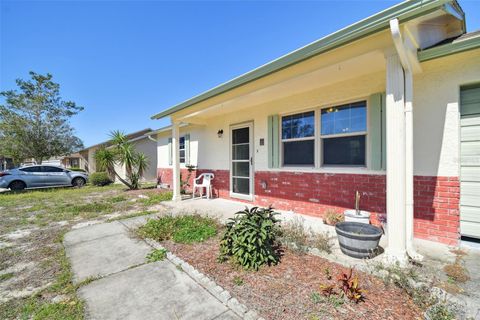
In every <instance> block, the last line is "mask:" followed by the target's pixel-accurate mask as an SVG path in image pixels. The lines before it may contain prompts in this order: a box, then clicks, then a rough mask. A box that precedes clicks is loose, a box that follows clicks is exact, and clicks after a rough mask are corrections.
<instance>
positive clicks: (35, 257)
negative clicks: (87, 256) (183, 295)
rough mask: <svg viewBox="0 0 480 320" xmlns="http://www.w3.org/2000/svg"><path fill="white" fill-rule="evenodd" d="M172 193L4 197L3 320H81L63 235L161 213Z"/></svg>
mask: <svg viewBox="0 0 480 320" xmlns="http://www.w3.org/2000/svg"><path fill="white" fill-rule="evenodd" d="M170 197H171V194H169V193H160V192H158V190H156V189H143V190H137V191H125V188H124V187H123V186H121V185H110V186H105V187H93V186H86V187H84V188H81V189H73V188H57V189H43V190H32V191H25V192H22V193H10V192H5V193H0V221H2V223H1V224H0V319H83V303H82V301H80V300H79V299H78V297H77V296H76V289H77V288H78V287H79V286H81V285H82V284H79V285H77V286H74V285H73V284H72V282H71V279H72V273H71V270H70V264H69V261H68V259H67V258H66V256H65V251H64V248H63V245H62V239H63V235H64V234H65V233H66V232H67V231H69V230H70V229H72V228H76V227H80V226H82V225H86V224H88V223H98V222H103V221H113V220H117V219H122V218H128V217H134V216H139V215H145V214H150V213H155V212H159V211H160V210H162V209H163V207H162V206H159V204H160V202H162V201H164V200H168V199H169V198H170Z"/></svg>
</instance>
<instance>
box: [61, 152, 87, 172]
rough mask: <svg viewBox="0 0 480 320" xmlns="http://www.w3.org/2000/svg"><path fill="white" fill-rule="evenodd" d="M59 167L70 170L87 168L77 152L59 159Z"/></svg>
mask: <svg viewBox="0 0 480 320" xmlns="http://www.w3.org/2000/svg"><path fill="white" fill-rule="evenodd" d="M60 165H61V166H62V167H64V168H67V169H71V168H79V169H84V170H86V169H85V167H88V166H87V162H86V160H85V159H84V158H83V157H82V155H81V154H80V153H79V152H76V153H72V154H69V155H68V156H65V157H62V158H61V159H60Z"/></svg>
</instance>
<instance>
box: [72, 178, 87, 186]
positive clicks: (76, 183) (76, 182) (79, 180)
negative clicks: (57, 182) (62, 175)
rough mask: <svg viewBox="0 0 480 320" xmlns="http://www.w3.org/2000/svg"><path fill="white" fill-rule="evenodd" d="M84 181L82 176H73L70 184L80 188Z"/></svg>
mask: <svg viewBox="0 0 480 320" xmlns="http://www.w3.org/2000/svg"><path fill="white" fill-rule="evenodd" d="M85 183H86V181H85V179H83V178H75V179H73V180H72V185H73V186H74V187H77V188H81V187H83V186H84V185H85Z"/></svg>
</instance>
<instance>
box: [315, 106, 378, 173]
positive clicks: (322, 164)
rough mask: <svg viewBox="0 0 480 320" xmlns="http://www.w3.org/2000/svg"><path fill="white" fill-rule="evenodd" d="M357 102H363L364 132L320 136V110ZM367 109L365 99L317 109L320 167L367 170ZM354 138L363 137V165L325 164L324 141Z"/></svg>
mask: <svg viewBox="0 0 480 320" xmlns="http://www.w3.org/2000/svg"><path fill="white" fill-rule="evenodd" d="M357 102H364V103H365V122H366V123H365V126H366V130H365V131H357V132H347V133H337V134H328V135H322V131H321V130H322V110H323V109H329V108H338V107H342V106H346V105H349V104H352V103H357ZM368 115H369V107H368V100H367V99H355V100H351V101H350V102H343V103H335V104H329V105H328V106H323V107H321V108H320V109H319V112H318V118H319V127H320V128H319V133H318V135H319V140H320V141H319V156H320V157H319V162H320V166H321V167H325V168H331V167H338V168H367V166H368V160H369V156H368V129H369V122H368V119H369V116H368ZM356 136H365V163H364V164H359V165H353V164H325V163H324V162H323V161H324V158H323V141H324V140H325V139H331V138H344V137H356Z"/></svg>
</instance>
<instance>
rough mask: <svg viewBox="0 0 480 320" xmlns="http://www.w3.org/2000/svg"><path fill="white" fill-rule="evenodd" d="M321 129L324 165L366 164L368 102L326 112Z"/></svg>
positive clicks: (324, 111)
mask: <svg viewBox="0 0 480 320" xmlns="http://www.w3.org/2000/svg"><path fill="white" fill-rule="evenodd" d="M321 127H322V130H321V139H322V155H323V164H324V165H357V166H364V165H365V164H366V159H365V157H366V155H365V153H366V152H365V151H366V147H365V145H366V134H367V106H366V102H365V101H361V102H355V103H351V104H346V105H341V106H336V107H330V108H325V109H322V112H321Z"/></svg>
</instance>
